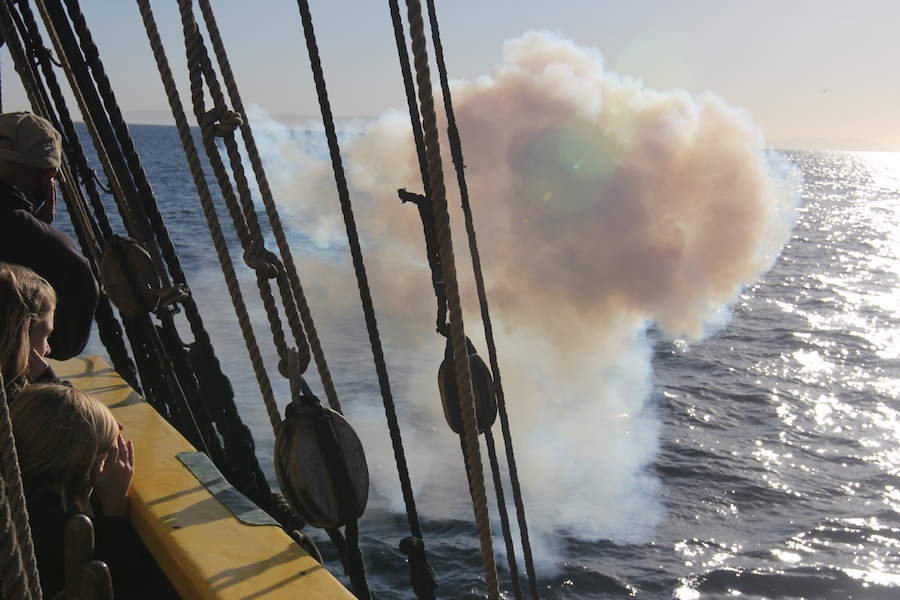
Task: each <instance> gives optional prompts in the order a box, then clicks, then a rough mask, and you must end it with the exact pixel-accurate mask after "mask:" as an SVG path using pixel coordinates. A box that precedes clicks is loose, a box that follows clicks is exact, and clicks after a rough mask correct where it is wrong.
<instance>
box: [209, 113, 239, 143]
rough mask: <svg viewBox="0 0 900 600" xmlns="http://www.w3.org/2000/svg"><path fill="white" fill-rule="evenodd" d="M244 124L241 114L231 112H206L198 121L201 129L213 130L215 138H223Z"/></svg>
mask: <svg viewBox="0 0 900 600" xmlns="http://www.w3.org/2000/svg"><path fill="white" fill-rule="evenodd" d="M243 124H244V117H243V116H241V113H239V112H236V111H233V110H227V109H225V110H216V109H212V110H208V111H206V112H205V113H204V114H203V118H202V119H201V120H200V126H201V127H202V128H203V129H207V128H208V127H212V128H213V134H214V135H215V136H216V137H225V136H226V135H229V134H231V133H234V130H235V129H237V128H238V127H240V126H241V125H243Z"/></svg>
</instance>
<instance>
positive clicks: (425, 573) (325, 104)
mask: <svg viewBox="0 0 900 600" xmlns="http://www.w3.org/2000/svg"><path fill="white" fill-rule="evenodd" d="M297 4H298V7H299V9H300V15H301V19H302V22H303V31H304V35H305V38H306V46H307V51H308V53H309V59H310V65H311V68H312V73H313V79H314V81H315V85H316V92H317V95H318V100H319V108H320V110H321V112H322V122H323V124H324V127H325V135H326V138H327V141H328V149H329V153H330V156H331V162H332V170H333V172H334V177H335V183H336V185H337V191H338V197H339V199H340V204H341V211H342V214H343V217H344V225H345V228H346V230H347V238H348V242H349V245H350V253H351V258H352V262H353V267H354V270H355V273H356V280H357V285H358V287H359V294H360V301H361V303H362V308H363V314H364V317H365V320H366V328H367V331H368V334H369V343H370V346H371V350H372V357H373V360H374V362H375V369H376V373H377V376H378V384H379V388H380V390H381V397H382V401H383V404H384V411H385V416H386V418H387V425H388V429H389V431H390V435H391V445H392V448H393V451H394V459H395V463H396V465H397V470H398V473H399V478H400V485H401V489H402V493H403V501H404V504H405V506H406V514H407V522H408V525H409V529H410V533H411V537H410V538H406V539H405V540H403V541H402V542H401V548H407V549H409V552H408V553H407V554H408V556H410V579H411V581H412V584H413V590H414V592H415V593H416V595H417V597H418V598H420V599H425V598H433V597H434V588H435V587H437V583H436V582H435V580H434V571H433V569H432V568H431V566H430V565H429V564H428V561H427V559H426V553H425V542H424V536H423V535H422V530H421V527H420V525H419V518H418V512H417V510H416V504H415V498H414V495H413V491H412V484H411V482H410V477H409V468H408V466H407V462H406V455H405V451H404V448H403V441H402V437H401V433H400V426H399V422H398V420H397V412H396V407H395V404H394V399H393V394H392V392H391V386H390V379H389V377H388V373H387V368H386V364H385V359H384V350H383V348H382V345H381V338H380V336H379V333H378V323H377V318H376V316H375V309H374V305H373V302H372V295H371V291H370V289H369V284H368V275H367V274H366V268H365V263H364V261H363V256H362V249H361V247H360V243H359V233H358V231H357V228H356V219H355V216H354V214H353V207H352V205H351V203H350V193H349V190H348V187H347V180H346V176H345V174H344V168H343V162H342V159H341V154H340V149H339V143H338V139H337V132H336V129H335V124H334V116H333V114H332V112H331V105H330V102H329V100H328V90H327V89H326V85H325V77H324V73H323V70H322V63H321V60H320V58H319V51H318V46H317V43H316V37H315V31H314V29H313V23H312V15H311V13H310V10H309V3H308V2H307V1H306V0H298V2H297ZM407 540H408V542H407ZM404 542H407V543H404Z"/></svg>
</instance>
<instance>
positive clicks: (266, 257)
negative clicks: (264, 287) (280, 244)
mask: <svg viewBox="0 0 900 600" xmlns="http://www.w3.org/2000/svg"><path fill="white" fill-rule="evenodd" d="M244 262H245V263H246V264H247V266H248V267H250V268H251V269H253V270H254V271H256V272H258V273H262V274H263V276H265V278H266V279H275V278H276V277H278V273H279V271H281V263H280V262H279V260H278V257H277V256H275V254H274V253H272V252H270V251H269V250H266V248H265V246H262V245H258V244H251V245H250V247H249V248H247V250H246V251H244Z"/></svg>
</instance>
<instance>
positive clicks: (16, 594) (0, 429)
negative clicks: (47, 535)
mask: <svg viewBox="0 0 900 600" xmlns="http://www.w3.org/2000/svg"><path fill="white" fill-rule="evenodd" d="M0 461H2V463H3V465H2V466H3V469H2V471H0V474H2V476H3V477H2V479H3V482H4V488H5V489H3V490H2V491H0V502H2V504H3V506H2V507H0V512H2V513H3V514H2V515H0V526H2V527H3V530H4V531H3V544H2V549H0V554H2V556H0V559H2V563H0V564H2V565H4V567H3V570H2V573H0V577H2V579H3V597H4V598H10V599H11V598H20V597H21V598H35V599H39V598H40V597H41V582H40V578H39V576H38V570H37V560H35V557H34V544H33V543H32V541H31V525H30V524H29V522H28V509H27V508H26V505H25V492H24V490H23V488H22V473H21V472H20V471H19V460H18V456H17V455H16V442H15V439H14V438H13V430H12V422H11V421H10V420H9V404H8V403H7V397H6V390H5V388H4V385H3V379H2V377H0ZM7 577H8V578H9V579H10V581H9V584H8V585H9V588H10V589H9V593H7Z"/></svg>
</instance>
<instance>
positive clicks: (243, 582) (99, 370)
mask: <svg viewBox="0 0 900 600" xmlns="http://www.w3.org/2000/svg"><path fill="white" fill-rule="evenodd" d="M53 369H54V370H55V371H56V373H57V375H59V377H60V378H61V379H64V380H68V381H70V382H71V383H72V385H74V386H75V387H77V388H80V389H82V390H84V391H86V392H88V393H90V394H91V395H93V396H94V397H96V398H98V399H99V400H101V401H102V402H104V403H105V404H106V405H107V406H109V407H110V409H112V411H113V414H115V416H116V418H117V419H118V420H119V421H120V422H121V423H122V424H123V425H124V426H125V431H124V432H123V433H124V435H125V436H126V438H128V439H131V440H133V441H134V447H135V474H134V482H133V489H134V495H133V496H132V498H131V501H130V507H129V515H130V519H131V523H132V525H133V526H134V528H135V530H136V531H137V532H138V534H139V535H140V536H141V538H142V539H143V540H144V543H145V544H146V545H147V547H148V548H149V549H150V551H151V552H152V553H153V556H154V557H155V558H156V560H157V562H158V563H159V565H160V566H161V567H162V569H163V571H165V573H166V575H167V576H168V577H169V579H170V580H171V582H172V584H173V585H174V586H175V588H176V589H177V590H178V592H179V593H180V594H181V595H182V597H184V598H185V599H186V600H193V599H195V598H196V599H206V598H215V599H238V598H241V599H250V598H253V599H258V598H302V599H304V600H318V599H325V598H329V599H331V598H335V599H340V598H343V599H348V600H352V599H353V598H354V596H353V595H352V594H351V593H350V592H349V591H348V590H347V588H345V587H344V586H343V585H342V584H341V582H340V581H338V580H337V579H335V577H334V576H333V575H332V574H331V573H330V572H328V570H327V569H325V568H324V567H323V566H322V565H320V564H319V563H318V562H317V561H316V560H315V559H313V558H312V557H310V556H309V554H307V553H306V552H305V551H304V550H302V549H301V548H300V547H299V546H298V545H297V544H295V543H294V542H293V541H292V540H291V539H290V538H289V537H288V536H287V534H286V533H284V531H283V530H282V529H281V528H279V527H277V526H273V525H247V524H245V523H243V522H241V521H240V520H238V519H237V518H236V517H235V516H234V514H233V513H232V511H230V510H229V509H228V508H226V507H225V505H223V504H222V503H221V502H220V501H219V500H218V499H217V498H216V497H215V496H214V495H213V493H212V492H211V491H210V490H209V489H207V488H206V486H204V485H203V484H202V483H201V482H200V481H199V480H198V479H197V477H195V476H194V474H193V473H192V472H191V471H190V470H188V468H187V467H186V466H185V465H184V464H183V463H182V462H181V461H180V460H179V459H178V458H177V457H176V455H177V454H179V453H181V452H195V449H194V447H193V446H191V444H189V443H188V442H187V440H185V439H184V438H183V437H182V436H181V435H180V434H179V433H178V432H177V431H176V430H175V429H174V428H173V427H172V426H171V425H169V424H168V423H167V422H166V421H165V419H163V418H162V417H161V416H160V415H159V414H158V413H157V412H156V411H155V410H153V408H152V407H151V406H150V405H149V404H147V403H146V402H145V401H144V399H143V398H141V396H140V395H138V394H137V392H135V391H134V390H133V389H131V387H129V386H128V384H127V383H125V381H123V380H122V378H121V377H119V375H118V374H117V373H116V372H115V371H113V369H112V368H111V367H110V366H109V365H108V364H107V363H106V362H105V361H104V360H103V359H101V358H99V357H96V356H81V357H78V358H73V359H71V360H67V361H62V362H59V361H53Z"/></svg>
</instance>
